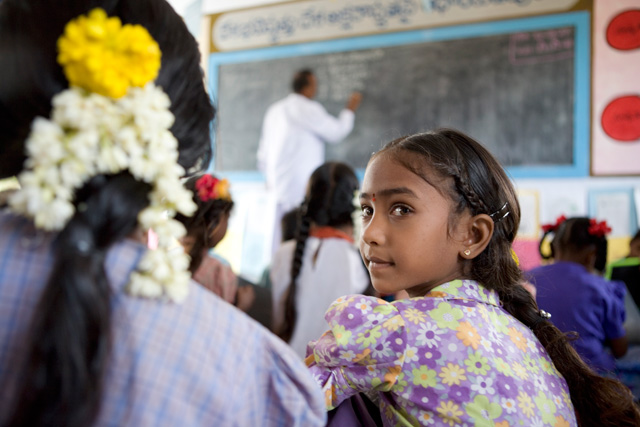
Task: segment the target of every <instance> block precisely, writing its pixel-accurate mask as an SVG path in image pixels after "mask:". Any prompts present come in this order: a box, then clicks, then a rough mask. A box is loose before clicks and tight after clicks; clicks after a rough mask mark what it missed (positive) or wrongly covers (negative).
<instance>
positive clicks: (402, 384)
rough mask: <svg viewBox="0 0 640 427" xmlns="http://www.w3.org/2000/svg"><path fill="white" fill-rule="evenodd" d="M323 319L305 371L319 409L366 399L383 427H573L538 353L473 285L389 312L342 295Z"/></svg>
mask: <svg viewBox="0 0 640 427" xmlns="http://www.w3.org/2000/svg"><path fill="white" fill-rule="evenodd" d="M325 318H326V320H327V322H328V323H329V326H330V328H331V329H330V330H329V331H327V332H326V333H325V334H324V335H323V336H322V337H320V339H318V340H317V341H315V342H311V343H310V344H309V348H308V354H309V356H308V357H307V364H308V365H309V369H310V370H311V372H312V374H313V375H314V377H315V378H316V381H318V383H319V384H320V385H321V386H322V387H323V389H324V392H325V398H326V405H327V408H328V409H332V408H334V407H336V406H338V405H339V404H340V403H341V402H342V401H343V400H345V399H347V398H349V397H350V396H352V395H354V394H356V393H359V392H366V393H367V394H368V395H369V396H373V397H374V399H375V400H379V401H378V404H379V406H380V411H381V414H382V418H383V420H384V424H385V425H387V426H397V425H401V426H408V425H425V426H426V425H434V426H436V425H437V426H447V425H448V426H454V425H463V426H464V425H467V426H471V425H475V426H478V425H482V426H485V425H486V426H496V427H507V426H521V425H527V426H557V427H560V426H575V425H577V423H576V418H575V413H574V410H573V406H572V404H571V399H570V397H569V391H568V387H567V384H566V382H565V380H564V378H563V377H562V376H561V375H560V373H559V372H558V371H557V370H556V368H555V366H554V365H553V363H552V361H551V359H550V358H549V356H548V355H547V353H546V351H545V350H544V347H543V346H542V344H540V342H539V341H538V339H537V338H536V337H535V336H534V334H533V332H531V330H530V329H529V328H527V327H526V326H524V325H523V324H522V323H520V322H519V321H518V320H517V319H515V318H514V317H513V316H511V315H510V314H509V313H507V312H506V311H505V310H503V309H502V307H501V305H500V302H499V300H498V296H497V294H496V293H495V292H494V291H489V290H487V289H485V288H484V287H482V286H480V285H479V284H478V283H477V282H475V281H471V280H455V281H452V282H449V283H445V284H443V285H440V286H438V287H436V288H434V289H433V290H432V291H431V292H429V294H427V295H426V296H425V297H418V298H411V299H406V300H400V301H395V302H393V303H388V302H386V301H384V300H381V299H378V298H373V297H364V296H362V295H350V296H346V297H342V298H339V299H338V300H336V301H335V302H334V303H333V304H332V305H331V307H329V310H328V311H327V313H326V315H325ZM372 392H373V393H372Z"/></svg>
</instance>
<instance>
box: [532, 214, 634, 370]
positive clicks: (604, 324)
mask: <svg viewBox="0 0 640 427" xmlns="http://www.w3.org/2000/svg"><path fill="white" fill-rule="evenodd" d="M543 229H544V230H545V234H544V236H543V237H542V240H541V242H540V246H541V247H542V246H543V245H542V243H543V242H544V241H545V239H546V238H547V236H549V234H551V233H553V234H554V237H553V240H552V242H551V248H552V251H551V254H550V255H549V254H544V253H542V251H541V255H542V257H543V258H546V259H549V258H553V259H554V263H553V264H550V265H545V266H542V267H538V268H535V269H533V270H531V271H530V274H529V280H530V281H531V282H532V283H533V284H534V285H535V286H536V288H537V302H538V306H539V307H540V308H541V309H542V310H545V311H547V312H549V313H551V314H552V317H551V321H552V322H553V324H554V325H556V326H557V327H558V328H559V329H560V330H561V331H563V332H573V331H576V332H578V339H577V340H575V341H573V342H572V345H573V347H574V348H575V349H576V351H577V352H578V353H579V354H580V356H581V357H582V358H583V359H584V361H585V362H587V364H589V365H590V366H591V367H592V368H594V369H595V370H597V371H598V372H600V373H611V372H614V371H615V366H616V364H615V358H619V357H622V356H624V354H625V353H626V352H627V337H626V332H625V330H624V328H623V322H624V319H625V307H624V295H625V287H624V283H622V282H608V281H606V280H605V279H603V278H602V277H601V276H600V275H599V274H601V273H602V272H603V271H604V268H605V263H606V257H607V239H606V237H605V236H606V234H607V233H608V232H610V231H611V229H610V228H608V227H607V225H606V222H604V221H603V222H597V221H596V220H594V219H589V218H569V219H565V218H564V217H560V218H558V220H557V221H556V224H554V225H548V226H545V227H544V228H543ZM598 273H599V274H598Z"/></svg>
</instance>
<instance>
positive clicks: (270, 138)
mask: <svg viewBox="0 0 640 427" xmlns="http://www.w3.org/2000/svg"><path fill="white" fill-rule="evenodd" d="M317 87H318V82H317V80H316V76H315V75H314V74H313V72H312V71H311V70H309V69H304V70H300V71H298V72H296V73H295V75H294V77H293V93H291V94H289V95H288V96H287V97H286V98H284V99H282V100H280V101H278V102H276V103H274V104H273V105H271V106H270V107H269V108H268V109H267V112H266V114H265V117H264V121H263V125H262V135H261V138H260V146H259V148H258V169H259V170H260V171H262V172H263V173H264V174H265V178H266V182H267V189H268V191H269V192H270V193H271V194H272V195H273V196H274V197H275V199H276V213H275V223H274V234H273V251H275V250H276V249H277V248H278V245H279V244H280V234H281V232H280V219H281V218H282V216H283V215H284V214H285V213H286V212H288V211H290V210H291V209H293V208H295V207H298V206H299V205H300V204H301V203H302V201H303V198H304V194H305V189H306V185H307V180H308V179H309V177H310V176H311V173H312V172H313V171H314V170H315V169H316V168H317V167H318V166H320V165H321V164H322V163H323V162H324V160H325V154H324V152H325V146H324V145H325V143H330V144H337V143H339V142H340V141H342V140H343V139H344V138H345V137H346V136H347V135H348V134H349V132H351V130H352V129H353V122H354V119H355V114H354V113H355V111H356V110H357V109H358V107H359V106H360V100H361V98H362V95H361V94H360V93H359V92H353V93H352V94H351V95H350V96H349V99H348V101H347V104H346V106H345V108H344V109H343V110H342V111H341V112H340V114H339V115H338V117H334V116H332V115H331V114H329V113H328V112H327V110H325V108H324V107H323V106H322V105H321V104H320V103H319V102H317V101H314V100H313V98H314V97H315V95H316V92H317Z"/></svg>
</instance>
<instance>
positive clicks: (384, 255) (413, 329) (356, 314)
mask: <svg viewBox="0 0 640 427" xmlns="http://www.w3.org/2000/svg"><path fill="white" fill-rule="evenodd" d="M360 200H361V206H362V226H363V231H362V235H361V238H360V252H361V255H362V258H363V260H364V261H365V264H366V265H367V267H368V269H369V273H370V276H371V280H372V282H373V286H374V287H375V288H376V290H378V291H379V292H383V293H395V292H398V291H401V290H406V291H407V292H408V293H409V296H410V298H409V299H405V300H400V301H396V302H393V303H388V302H385V301H383V300H380V299H376V298H372V297H364V296H346V297H343V298H340V299H338V300H337V301H335V302H334V303H333V304H332V305H331V307H330V308H329V310H328V311H327V313H326V320H327V322H328V323H329V325H330V328H331V329H330V330H329V331H327V332H326V333H325V334H324V335H323V336H322V337H320V338H319V339H318V340H317V341H315V342H313V343H311V344H310V353H309V355H308V357H307V364H308V365H309V368H310V370H311V372H312V373H313V375H314V376H315V378H316V380H317V381H318V383H319V384H320V385H321V386H322V387H323V389H324V392H325V398H326V405H327V408H328V409H332V408H335V407H337V406H339V405H340V404H341V403H342V402H344V401H345V400H347V399H348V398H350V397H352V396H354V395H356V394H358V393H361V392H362V393H366V394H367V395H368V396H369V397H371V398H372V400H373V401H374V402H376V403H377V405H378V407H379V408H380V414H381V417H382V421H383V424H384V425H388V426H396V425H405V426H406V425H439V426H454V425H468V426H470V425H476V426H478V425H482V426H501V427H503V426H504V427H506V426H520V425H527V426H574V425H582V426H587V425H593V426H604V425H616V426H619V425H640V424H639V423H640V413H639V412H638V410H637V409H636V407H635V406H634V405H633V401H632V396H631V394H630V393H629V391H628V390H627V389H626V388H625V387H624V386H623V385H622V384H620V383H619V382H618V381H616V380H613V379H608V378H603V377H600V376H598V375H597V374H596V373H594V372H593V371H592V370H591V369H589V368H588V367H587V366H586V365H585V364H584V363H583V362H582V360H581V359H580V358H579V357H578V355H577V354H576V353H575V351H574V350H573V349H572V348H571V346H570V345H569V343H568V342H567V339H566V337H565V336H564V335H563V334H562V333H561V332H560V331H559V330H558V329H557V328H555V327H554V326H553V325H552V323H551V322H550V321H549V320H548V317H549V315H548V313H545V312H543V311H540V310H539V309H538V307H537V306H536V303H535V301H534V300H533V298H532V297H531V295H530V294H529V292H527V291H526V290H525V289H524V287H522V286H521V285H520V283H522V279H521V272H520V269H519V267H518V265H517V261H516V259H515V257H513V256H512V253H513V252H512V250H511V243H512V242H513V239H514V237H515V235H516V233H517V230H518V225H519V222H520V207H519V204H518V200H517V198H516V194H515V192H514V189H513V186H512V185H511V182H510V181H509V179H508V177H507V175H506V174H505V172H504V170H503V169H502V167H501V166H500V165H499V164H498V162H497V161H496V160H495V159H494V158H493V157H492V156H491V154H490V153H489V152H488V151H487V150H486V149H485V148H483V147H482V146H481V145H480V144H479V143H478V142H476V141H474V140H473V139H471V138H470V137H468V136H466V135H463V134H462V133H460V132H458V131H455V130H447V129H443V130H438V131H435V132H429V133H424V134H417V135H412V136H409V137H403V138H399V139H397V140H395V141H392V142H390V143H389V144H387V145H386V146H385V147H384V148H383V149H382V150H381V151H379V152H377V153H375V154H374V155H373V157H372V158H371V160H370V161H369V164H368V166H367V169H366V172H365V176H364V181H363V183H362V192H361V195H360Z"/></svg>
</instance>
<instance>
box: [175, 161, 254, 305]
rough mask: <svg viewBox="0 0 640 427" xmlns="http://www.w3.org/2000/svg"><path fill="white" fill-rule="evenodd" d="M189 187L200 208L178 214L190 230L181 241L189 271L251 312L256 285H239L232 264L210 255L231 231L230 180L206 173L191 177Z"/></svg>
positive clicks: (223, 296)
mask: <svg viewBox="0 0 640 427" xmlns="http://www.w3.org/2000/svg"><path fill="white" fill-rule="evenodd" d="M185 187H186V188H187V189H189V190H191V191H192V192H193V201H194V202H195V203H196V205H197V206H198V209H197V211H196V213H195V214H193V216H191V217H187V216H183V215H177V216H176V219H177V220H178V221H180V222H182V224H184V226H185V228H186V229H187V234H186V236H184V237H183V238H182V241H181V243H182V246H183V247H184V249H185V251H186V252H187V253H188V254H189V256H190V257H191V264H190V266H189V270H190V271H191V273H192V274H193V280H195V281H196V282H198V283H200V284H201V285H202V286H204V287H205V288H207V289H208V290H210V291H211V292H213V293H215V294H216V295H218V296H219V297H220V298H222V299H224V300H225V301H227V302H229V303H230V304H234V305H236V306H237V307H238V308H239V309H241V310H242V311H248V310H249V309H250V308H251V305H252V304H253V301H254V298H255V295H254V292H253V288H252V287H251V286H242V287H239V286H238V277H237V276H236V275H235V273H234V272H233V270H231V267H229V265H228V264H226V263H225V262H223V261H221V260H220V259H218V258H216V257H213V256H211V255H209V251H210V250H211V249H212V248H214V247H215V246H216V245H217V244H218V243H220V241H221V240H222V239H223V237H224V236H225V234H226V233H227V226H228V223H229V216H230V215H231V209H232V208H233V200H232V199H231V194H230V193H229V182H228V181H227V180H226V179H218V178H216V177H215V176H213V175H210V174H204V175H198V176H194V177H192V178H190V179H189V180H187V181H186V182H185Z"/></svg>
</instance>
